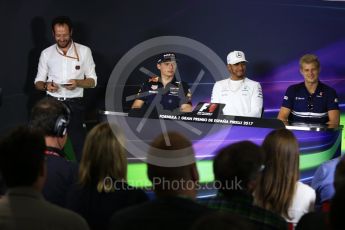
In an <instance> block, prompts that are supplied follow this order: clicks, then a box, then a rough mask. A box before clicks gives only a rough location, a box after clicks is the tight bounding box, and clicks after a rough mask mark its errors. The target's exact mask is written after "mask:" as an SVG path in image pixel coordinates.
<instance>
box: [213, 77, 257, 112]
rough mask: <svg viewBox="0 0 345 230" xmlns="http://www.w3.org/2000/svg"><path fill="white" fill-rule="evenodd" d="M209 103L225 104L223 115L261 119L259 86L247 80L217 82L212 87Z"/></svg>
mask: <svg viewBox="0 0 345 230" xmlns="http://www.w3.org/2000/svg"><path fill="white" fill-rule="evenodd" d="M211 102H212V103H222V104H225V107H224V109H223V113H224V115H232V116H243V117H261V113H262V106H263V95H262V89H261V85H260V83H259V82H256V81H253V80H250V79H248V78H244V79H243V80H241V81H233V80H231V79H230V78H228V79H225V80H221V81H217V82H216V83H215V85H214V86H213V90H212V97H211Z"/></svg>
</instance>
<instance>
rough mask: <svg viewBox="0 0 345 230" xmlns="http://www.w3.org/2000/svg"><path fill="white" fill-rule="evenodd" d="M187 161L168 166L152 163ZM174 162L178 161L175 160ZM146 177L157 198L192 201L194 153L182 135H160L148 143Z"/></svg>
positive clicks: (195, 179)
mask: <svg viewBox="0 0 345 230" xmlns="http://www.w3.org/2000/svg"><path fill="white" fill-rule="evenodd" d="M181 156H183V157H182V158H184V159H187V160H186V161H185V162H184V164H183V162H180V163H181V165H180V166H179V165H173V164H172V165H171V166H167V165H166V162H164V163H163V162H162V164H159V161H157V162H155V164H154V163H153V161H154V160H153V159H169V160H170V161H171V162H175V160H176V159H177V158H180V157H181ZM176 161H177V160H176ZM147 173H148V177H149V179H150V180H151V182H152V184H153V189H154V191H155V193H156V194H157V195H177V194H184V195H186V196H188V195H189V196H190V197H192V198H195V196H196V191H195V185H196V183H197V182H198V180H199V174H198V171H197V168H196V165H195V154H194V150H193V148H192V143H191V142H190V141H189V140H188V139H187V138H186V137H184V136H182V135H181V134H179V133H175V132H168V133H164V134H161V135H159V136H158V137H157V138H155V139H154V140H153V142H152V143H151V148H150V150H149V152H148V168H147Z"/></svg>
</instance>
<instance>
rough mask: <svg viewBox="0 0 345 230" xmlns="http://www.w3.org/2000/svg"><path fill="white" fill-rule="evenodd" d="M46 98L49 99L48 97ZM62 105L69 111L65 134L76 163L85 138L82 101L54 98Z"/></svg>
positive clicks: (81, 99)
mask: <svg viewBox="0 0 345 230" xmlns="http://www.w3.org/2000/svg"><path fill="white" fill-rule="evenodd" d="M48 97H51V96H49V95H48ZM55 99H57V100H59V101H61V102H62V103H64V104H65V105H66V106H68V108H69V109H70V111H71V117H70V121H69V124H68V127H67V134H68V137H69V138H70V140H71V142H72V146H73V151H74V155H75V158H76V160H77V161H78V162H80V160H81V156H82V152H83V146H84V142H85V137H86V129H85V128H84V110H85V107H84V101H83V98H81V97H80V98H67V99H61V100H60V98H55Z"/></svg>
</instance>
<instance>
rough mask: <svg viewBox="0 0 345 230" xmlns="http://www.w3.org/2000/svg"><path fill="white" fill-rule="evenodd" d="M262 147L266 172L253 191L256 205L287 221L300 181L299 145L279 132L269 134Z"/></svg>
mask: <svg viewBox="0 0 345 230" xmlns="http://www.w3.org/2000/svg"><path fill="white" fill-rule="evenodd" d="M262 147H263V150H264V152H265V158H264V164H265V169H264V170H263V172H262V175H261V179H260V183H259V184H258V186H257V188H256V191H255V199H256V203H257V204H258V205H260V206H262V207H263V208H265V209H268V210H271V211H273V212H276V213H278V214H280V215H283V216H285V217H288V216H289V215H288V208H289V207H290V205H291V202H292V199H293V195H294V192H295V187H296V182H297V181H298V179H299V147H298V142H297V140H296V138H295V136H294V134H293V133H292V132H291V131H289V130H287V129H280V130H274V131H272V132H270V133H269V134H268V135H267V136H266V138H265V140H264V142H263V144H262Z"/></svg>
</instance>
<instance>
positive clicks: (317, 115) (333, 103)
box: [282, 81, 339, 124]
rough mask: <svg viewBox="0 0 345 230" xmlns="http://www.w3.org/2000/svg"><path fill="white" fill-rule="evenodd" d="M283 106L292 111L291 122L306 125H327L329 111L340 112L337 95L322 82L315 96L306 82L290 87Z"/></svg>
mask: <svg viewBox="0 0 345 230" xmlns="http://www.w3.org/2000/svg"><path fill="white" fill-rule="evenodd" d="M282 106H283V107H285V108H288V109H290V110H291V113H290V115H289V121H290V122H304V123H321V124H324V123H327V122H328V121H329V118H328V111H329V110H339V105H338V96H337V93H336V92H335V90H334V89H333V88H331V87H329V86H327V85H325V84H323V83H321V82H320V81H319V84H318V86H317V88H316V91H315V92H314V93H313V94H310V93H309V92H308V90H307V88H306V87H305V85H304V82H302V83H299V84H295V85H291V86H289V88H288V89H287V90H286V93H285V96H284V100H283V104H282Z"/></svg>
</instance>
